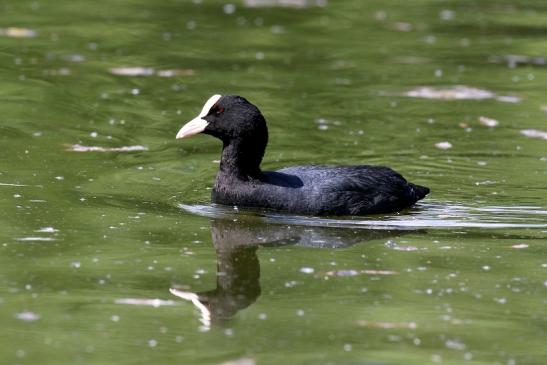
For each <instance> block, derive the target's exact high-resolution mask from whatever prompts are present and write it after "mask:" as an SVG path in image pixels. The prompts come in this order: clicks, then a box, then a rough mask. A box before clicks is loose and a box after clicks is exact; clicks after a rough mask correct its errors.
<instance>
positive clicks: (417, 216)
mask: <svg viewBox="0 0 547 365" xmlns="http://www.w3.org/2000/svg"><path fill="white" fill-rule="evenodd" d="M178 207H179V208H181V209H182V210H184V211H186V212H189V213H192V214H196V215H199V216H203V217H208V218H230V219H236V218H243V217H247V218H251V219H257V220H259V221H262V222H264V223H274V224H289V225H301V226H312V227H313V226H315V227H320V226H327V227H339V228H362V229H391V230H392V229H398V230H408V229H416V228H429V229H443V228H444V229H446V228H485V229H500V228H547V219H546V217H547V210H546V209H544V208H542V207H538V206H483V207H481V206H477V207H473V206H465V205H459V204H451V203H419V204H417V205H416V207H417V208H420V209H414V210H411V211H409V212H407V213H404V214H390V215H384V216H379V215H376V216H368V217H340V218H339V217H336V218H322V217H309V216H298V215H291V214H284V213H279V212H272V211H267V210H253V209H237V210H236V209H234V207H231V206H221V205H216V204H210V205H187V204H179V205H178Z"/></svg>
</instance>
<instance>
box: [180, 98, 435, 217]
mask: <svg viewBox="0 0 547 365" xmlns="http://www.w3.org/2000/svg"><path fill="white" fill-rule="evenodd" d="M197 133H205V134H209V135H211V136H214V137H216V138H218V139H220V140H221V141H222V143H223V148H222V157H221V160H220V170H219V172H218V174H217V177H216V181H215V186H214V188H213V192H212V201H213V203H217V204H225V205H236V206H240V207H258V208H267V209H274V210H279V211H286V212H290V213H296V214H307V215H365V214H378V213H390V212H396V211H399V210H401V209H404V208H408V207H410V206H412V205H413V204H415V203H416V202H417V201H418V200H420V199H423V198H424V197H425V196H426V195H427V194H428V193H429V189H428V188H426V187H424V186H420V185H414V184H412V183H409V182H407V181H406V180H405V178H403V177H402V176H401V175H400V174H399V173H397V172H395V171H393V170H392V169H390V168H389V167H384V166H367V165H359V166H317V165H309V166H295V167H287V168H284V169H281V170H277V171H262V170H261V169H260V163H261V162H262V157H263V156H264V151H265V150H266V145H267V144H268V128H267V126H266V120H265V119H264V117H263V116H262V113H261V112H260V110H258V108H257V107H256V106H254V105H253V104H251V103H250V102H249V101H247V100H246V99H245V98H243V97H241V96H236V95H224V96H222V95H213V96H212V97H211V98H209V100H207V102H206V103H205V105H204V106H203V109H202V111H201V113H200V114H199V115H198V116H197V117H196V118H194V119H192V120H191V121H190V122H188V123H186V124H185V125H184V126H183V127H182V128H181V129H180V130H179V132H178V133H177V137H176V138H177V139H180V138H186V137H189V136H192V135H194V134H197Z"/></svg>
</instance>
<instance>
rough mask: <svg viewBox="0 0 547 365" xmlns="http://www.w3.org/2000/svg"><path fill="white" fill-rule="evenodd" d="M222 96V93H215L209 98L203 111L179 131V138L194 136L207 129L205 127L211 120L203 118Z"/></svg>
mask: <svg viewBox="0 0 547 365" xmlns="http://www.w3.org/2000/svg"><path fill="white" fill-rule="evenodd" d="M221 97H222V95H218V94H217V95H213V96H211V97H210V98H209V100H207V102H206V103H205V105H204V106H203V109H202V110H201V113H199V115H198V116H197V117H195V118H194V119H192V120H191V121H189V122H188V123H186V124H185V125H184V126H182V128H181V129H180V130H179V132H178V133H177V137H176V138H177V139H181V138H186V137H190V136H193V135H194V134H198V133H201V132H203V131H204V130H205V128H206V127H207V126H208V125H209V122H207V121H206V120H205V119H203V118H204V117H205V116H206V115H207V114H209V111H210V110H211V108H212V107H213V105H215V103H216V102H217V101H218V100H219V99H220V98H221Z"/></svg>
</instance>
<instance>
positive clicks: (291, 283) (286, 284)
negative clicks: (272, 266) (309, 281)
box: [285, 280, 298, 288]
mask: <svg viewBox="0 0 547 365" xmlns="http://www.w3.org/2000/svg"><path fill="white" fill-rule="evenodd" d="M297 284H298V282H296V281H294V280H291V281H287V282H286V283H285V288H292V287H294V286H296V285H297Z"/></svg>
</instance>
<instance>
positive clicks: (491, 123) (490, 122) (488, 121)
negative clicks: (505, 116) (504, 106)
mask: <svg viewBox="0 0 547 365" xmlns="http://www.w3.org/2000/svg"><path fill="white" fill-rule="evenodd" d="M479 123H480V124H482V125H484V126H486V127H497V126H498V125H499V124H500V122H498V121H497V120H495V119H492V118H488V117H482V116H481V117H479Z"/></svg>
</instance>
